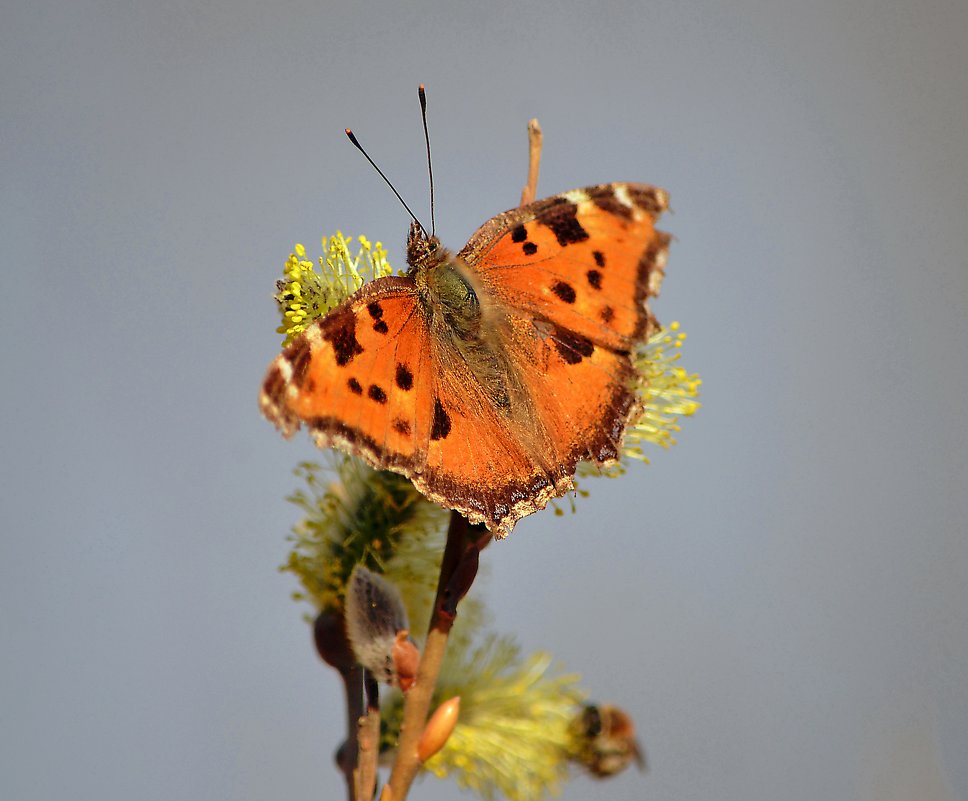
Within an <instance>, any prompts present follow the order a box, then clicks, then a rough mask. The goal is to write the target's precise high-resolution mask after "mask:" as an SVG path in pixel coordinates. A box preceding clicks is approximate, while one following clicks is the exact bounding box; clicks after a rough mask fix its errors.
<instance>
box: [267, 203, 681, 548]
mask: <svg viewBox="0 0 968 801" xmlns="http://www.w3.org/2000/svg"><path fill="white" fill-rule="evenodd" d="M666 202H667V199H666V195H665V193H664V192H662V190H658V189H654V188H652V187H648V186H644V185H640V184H605V185H601V186H596V187H589V188H587V189H582V190H574V191H572V192H567V193H564V194H563V195H557V196H555V197H552V198H547V199H546V200H541V201H537V202H535V203H532V204H530V205H528V206H523V207H521V208H518V209H514V210H512V211H509V212H505V213H503V214H500V215H498V216H497V217H494V218H493V219H491V220H489V221H488V222H487V223H485V224H484V225H483V226H482V227H481V228H480V229H479V230H478V232H477V233H476V234H475V235H474V236H473V237H471V240H470V241H469V242H468V244H467V246H466V247H464V248H463V249H462V250H461V252H460V253H458V254H456V255H453V254H451V253H449V252H448V251H446V250H444V249H443V248H442V247H441V246H440V244H439V242H438V241H437V240H436V239H434V238H428V237H426V236H425V235H424V234H423V232H422V231H421V229H420V228H419V227H417V226H413V227H412V228H411V232H410V237H409V239H408V247H407V255H408V262H409V264H410V270H409V272H408V273H407V275H405V276H400V277H389V278H383V279H379V280H377V281H374V282H372V283H371V284H368V285H367V286H364V287H363V288H362V289H361V290H360V291H359V292H357V293H356V294H355V295H354V296H352V297H351V298H350V299H349V300H347V301H346V302H345V303H343V304H342V305H341V306H339V307H337V308H336V309H334V310H333V311H331V312H330V313H329V314H327V315H326V316H325V317H323V318H321V319H320V320H318V321H316V322H315V323H314V324H313V325H311V326H310V327H309V328H308V329H307V331H306V332H305V333H304V334H302V335H301V336H300V337H299V338H298V339H297V340H296V341H295V342H294V343H293V344H292V345H291V346H290V347H289V348H288V349H287V350H286V351H285V352H284V353H283V354H282V355H281V356H280V357H278V358H277V359H276V360H275V361H274V362H273V364H272V365H271V366H270V368H269V372H268V373H267V375H266V379H265V382H264V384H263V391H262V395H261V398H260V404H261V406H262V410H263V413H264V414H265V415H266V416H267V417H268V418H269V419H270V420H272V422H274V423H275V424H276V425H277V426H278V427H279V428H280V430H281V431H282V432H283V433H284V434H285V435H287V436H289V435H291V434H292V433H293V432H294V431H295V430H296V429H297V428H298V427H299V425H300V424H306V425H307V427H308V428H309V429H310V431H311V432H312V434H313V436H314V438H315V439H316V441H317V443H318V444H319V445H320V446H321V447H328V446H336V447H341V448H344V449H346V450H348V451H350V452H352V453H355V454H357V455H359V456H361V457H362V458H364V459H365V460H366V461H368V462H369V463H370V464H372V465H373V466H374V467H377V468H381V469H389V470H395V471H397V472H400V473H402V474H404V475H406V476H407V477H408V478H410V479H411V480H412V481H413V482H414V484H415V485H416V486H417V488H418V489H420V490H421V491H422V492H424V494H426V495H427V496H428V497H430V498H431V499H432V500H434V501H437V502H438V503H441V504H442V505H444V506H447V507H448V508H452V509H456V510H457V511H460V512H461V513H462V514H464V515H466V516H467V517H468V518H469V519H470V520H471V521H472V522H483V523H485V524H486V525H487V526H488V528H489V529H491V530H492V531H493V532H494V533H495V535H496V536H499V537H500V536H504V535H506V534H507V533H508V532H509V531H510V529H511V527H512V526H513V525H514V522H515V521H516V520H517V519H519V518H520V517H522V516H524V515H526V514H528V513H530V512H532V511H534V510H536V509H539V508H542V507H543V506H544V505H545V504H547V502H548V500H550V499H551V498H552V497H555V496H557V495H560V494H562V493H564V492H566V491H567V490H568V489H569V488H570V487H571V486H572V477H573V475H574V471H575V466H576V464H577V463H578V462H579V461H581V460H590V461H594V462H598V463H605V462H609V461H611V460H613V459H615V458H616V457H617V455H618V453H619V448H620V446H621V439H622V434H623V432H624V429H625V426H626V424H627V422H628V419H629V416H630V415H631V414H632V413H633V411H634V410H635V408H636V398H635V395H634V392H633V390H632V387H631V385H632V382H633V379H634V377H635V374H634V369H633V367H632V360H631V355H630V354H631V352H632V350H633V349H634V348H635V347H636V346H637V345H638V344H639V343H641V342H642V341H643V340H644V339H645V337H647V336H648V334H649V333H650V332H651V330H652V329H653V328H654V326H655V323H654V319H653V318H652V316H651V313H650V311H649V309H648V305H647V301H648V298H649V297H650V296H652V295H655V294H658V289H659V286H660V283H661V278H662V274H663V268H664V264H665V254H666V248H667V245H668V236H667V235H665V234H663V233H661V232H658V231H656V230H655V228H654V225H653V223H654V221H655V218H656V217H657V216H658V214H659V213H661V211H662V210H664V208H665V207H666Z"/></svg>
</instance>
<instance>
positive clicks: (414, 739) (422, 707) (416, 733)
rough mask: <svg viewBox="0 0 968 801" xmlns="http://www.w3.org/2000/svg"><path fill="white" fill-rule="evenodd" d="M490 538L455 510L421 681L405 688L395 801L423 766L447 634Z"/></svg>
mask: <svg viewBox="0 0 968 801" xmlns="http://www.w3.org/2000/svg"><path fill="white" fill-rule="evenodd" d="M490 540H491V535H490V533H489V532H488V531H487V530H486V529H485V528H484V527H483V526H481V525H475V526H472V525H470V524H469V523H468V522H467V520H466V519H465V518H464V517H463V516H462V515H460V514H458V513H457V512H451V515H450V526H449V528H448V529H447V545H446V546H445V548H444V555H443V559H442V560H441V563H440V578H439V579H438V582H437V597H436V598H435V600H434V609H433V612H432V614H431V618H430V630H429V631H428V633H427V642H426V643H425V645H424V650H423V654H422V655H421V658H420V668H419V669H418V671H417V680H416V682H415V683H414V685H413V687H412V688H411V690H410V692H408V693H407V697H406V700H405V701H404V705H403V723H402V724H401V726H400V742H399V745H398V746H397V757H396V760H395V762H394V763H393V770H392V771H391V773H390V781H389V783H388V785H387V786H388V787H389V795H390V796H391V797H392V798H393V801H404V799H405V798H406V797H407V792H408V791H409V790H410V785H411V784H412V783H413V780H414V778H415V777H416V775H417V772H418V771H419V770H420V758H419V757H418V756H417V744H418V743H419V741H420V735H421V734H423V730H424V726H425V725H426V724H427V714H428V712H429V711H430V703H431V700H432V699H433V694H434V689H435V688H436V686H437V677H438V675H439V674H440V666H441V664H442V663H443V660H444V652H445V650H446V648H447V638H448V637H449V635H450V630H451V627H452V626H453V625H454V620H455V619H456V617H457V604H458V602H459V601H460V599H461V598H463V597H464V595H466V594H467V591H468V590H469V589H470V588H471V584H473V582H474V577H475V576H476V575H477V567H478V563H479V559H480V552H481V549H482V548H484V546H486V545H487V543H488V542H490Z"/></svg>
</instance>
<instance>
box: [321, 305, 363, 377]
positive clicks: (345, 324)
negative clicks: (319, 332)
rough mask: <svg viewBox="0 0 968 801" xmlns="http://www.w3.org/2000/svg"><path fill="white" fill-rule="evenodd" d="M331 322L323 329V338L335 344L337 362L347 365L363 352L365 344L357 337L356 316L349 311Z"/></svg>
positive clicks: (334, 350) (334, 352) (340, 364)
mask: <svg viewBox="0 0 968 801" xmlns="http://www.w3.org/2000/svg"><path fill="white" fill-rule="evenodd" d="M329 322H330V324H329V325H328V326H327V327H326V329H324V331H323V339H325V340H326V341H327V342H329V343H330V344H331V345H332V346H333V356H334V358H335V359H336V364H338V365H339V366H340V367H345V366H346V365H347V364H349V363H350V362H351V361H353V359H354V358H355V357H356V356H359V355H360V354H361V353H362V352H363V346H362V345H360V343H359V340H358V339H357V338H356V318H355V317H354V316H353V315H352V314H348V313H347V314H342V315H340V316H339V317H336V318H335V319H333V320H331V321H329Z"/></svg>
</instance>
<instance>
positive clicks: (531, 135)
mask: <svg viewBox="0 0 968 801" xmlns="http://www.w3.org/2000/svg"><path fill="white" fill-rule="evenodd" d="M543 139H544V137H543V135H542V133H541V126H540V125H538V120H537V119H533V120H531V121H530V122H529V123H528V183H527V184H526V185H525V187H524V189H522V190H521V205H522V206H526V205H528V203H534V201H535V198H537V196H538V168H539V167H540V166H541V145H542V142H543Z"/></svg>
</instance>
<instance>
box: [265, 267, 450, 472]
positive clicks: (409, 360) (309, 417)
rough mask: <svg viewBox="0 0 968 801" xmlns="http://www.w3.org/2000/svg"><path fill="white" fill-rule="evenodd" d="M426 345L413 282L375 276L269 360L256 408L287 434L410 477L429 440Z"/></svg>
mask: <svg viewBox="0 0 968 801" xmlns="http://www.w3.org/2000/svg"><path fill="white" fill-rule="evenodd" d="M430 351H431V348H430V341H429V333H428V331H427V328H426V324H425V320H424V318H423V316H422V315H421V314H420V309H419V305H418V302H417V299H416V293H415V290H414V288H413V282H412V281H410V280H409V279H406V278H396V277H394V278H383V279H380V280H378V281H375V282H373V283H372V284H369V285H367V286H365V287H364V288H363V289H362V290H360V292H358V293H357V294H356V295H354V296H353V297H352V298H350V299H349V300H348V301H347V302H346V303H344V304H343V305H342V306H339V307H337V308H336V309H334V310H333V311H331V312H330V313H329V314H327V315H326V316H325V317H323V318H320V319H319V320H316V321H315V322H314V323H312V324H311V325H310V326H309V327H308V328H307V330H306V331H305V332H303V333H302V334H301V335H300V336H299V337H298V338H297V339H296V340H295V341H294V342H293V343H292V344H291V345H290V346H289V347H288V348H287V349H286V350H285V351H284V352H283V353H282V355H280V356H278V357H277V358H276V359H275V361H274V362H273V363H272V364H271V365H270V367H269V370H268V372H267V374H266V378H265V380H264V382H263V388H262V393H261V395H260V398H259V402H260V406H261V407H262V411H263V414H265V416H266V417H267V418H269V420H271V421H272V422H273V423H275V425H276V426H277V427H278V428H279V429H280V431H282V433H283V434H285V435H286V436H291V435H292V434H293V433H294V432H295V430H296V429H297V428H299V426H300V425H301V424H305V425H306V427H307V428H308V429H309V430H310V432H311V434H312V436H313V438H314V439H315V440H316V442H317V444H318V445H319V446H320V447H330V446H336V447H340V448H343V449H344V450H348V451H350V452H352V453H355V454H357V455H359V456H362V457H363V458H364V459H366V461H368V462H369V463H370V464H371V465H373V466H374V467H377V468H382V469H393V470H397V471H398V472H403V473H404V474H405V475H411V474H412V473H413V472H414V471H416V470H419V468H420V466H421V465H422V464H423V462H424V460H425V458H426V447H427V442H428V441H429V438H430V429H431V425H432V420H431V412H432V410H431V406H430V402H429V388H430V387H431V385H432V383H433V380H434V378H433V372H434V370H433V366H432V364H431V363H430V356H429V354H430Z"/></svg>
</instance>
